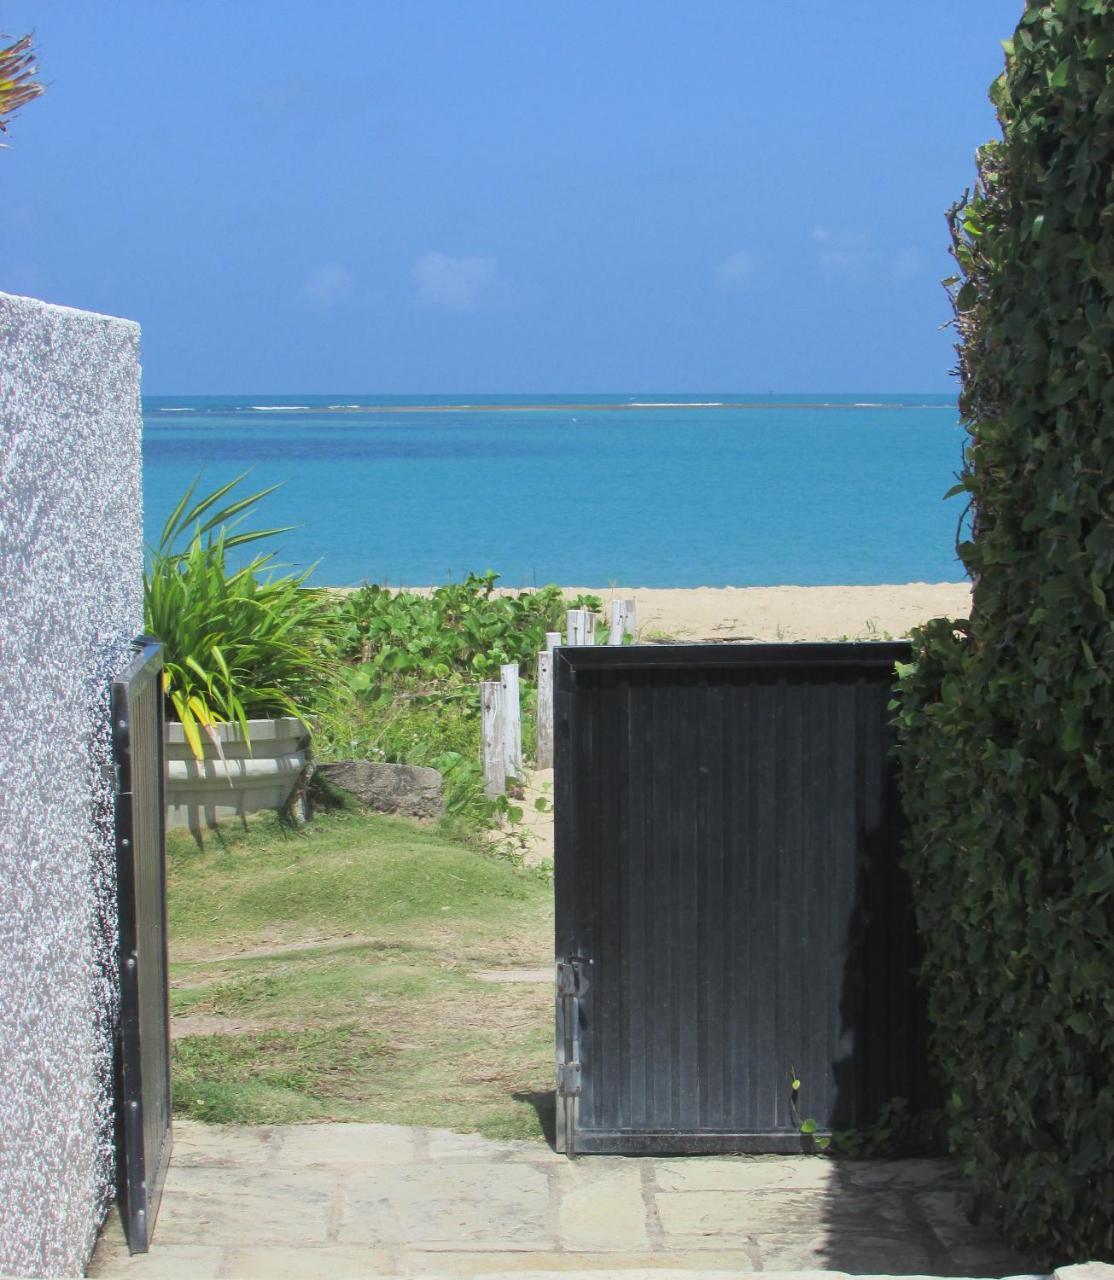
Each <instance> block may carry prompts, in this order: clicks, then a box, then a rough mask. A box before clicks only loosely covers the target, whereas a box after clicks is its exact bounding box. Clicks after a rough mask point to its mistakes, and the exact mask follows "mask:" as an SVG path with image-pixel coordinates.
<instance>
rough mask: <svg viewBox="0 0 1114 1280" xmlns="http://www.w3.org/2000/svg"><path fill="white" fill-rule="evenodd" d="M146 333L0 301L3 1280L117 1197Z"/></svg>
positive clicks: (80, 1241) (33, 304) (82, 1234)
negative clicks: (114, 709) (115, 1127)
mask: <svg viewBox="0 0 1114 1280" xmlns="http://www.w3.org/2000/svg"><path fill="white" fill-rule="evenodd" d="M140 422H141V420H140V410H139V328H138V326H137V325H135V324H133V323H131V322H130V321H127V320H116V319H112V318H109V317H107V316H99V315H92V314H89V313H87V312H81V311H71V310H69V309H67V308H64V307H54V306H48V305H46V304H44V303H41V302H37V301H34V300H33V299H29V298H14V297H11V296H9V295H7V294H0V1274H7V1275H16V1276H32V1275H33V1276H62V1275H66V1276H78V1275H81V1274H82V1272H83V1268H84V1265H85V1263H86V1261H87V1260H88V1257H89V1254H90V1252H91V1250H92V1246H93V1242H94V1238H95V1235H96V1231H97V1228H98V1226H99V1224H100V1222H101V1220H102V1218H103V1216H104V1213H105V1210H106V1208H107V1206H108V1203H109V1199H110V1196H111V1192H112V1186H113V1178H114V1170H113V1151H112V1113H111V1107H112V1094H111V1076H112V1026H113V1020H114V1017H115V994H114V993H115V986H116V983H115V975H114V973H113V963H114V949H115V883H114V864H113V859H114V851H113V841H112V827H111V812H112V799H111V793H110V790H109V786H108V783H107V781H106V780H105V779H104V778H103V777H102V775H101V766H102V764H104V763H107V762H108V761H109V759H110V751H109V740H108V721H107V708H108V686H109V681H110V679H111V677H112V676H113V674H115V672H116V671H117V670H118V669H119V668H120V667H121V666H122V665H123V663H124V662H125V661H126V660H127V658H128V655H129V653H130V641H131V640H132V638H133V637H134V636H135V635H136V634H138V632H139V631H140V629H141V625H142V578H141V574H142V531H141V522H140V513H141V493H140V430H141V426H140Z"/></svg>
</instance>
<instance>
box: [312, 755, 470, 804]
mask: <svg viewBox="0 0 1114 1280" xmlns="http://www.w3.org/2000/svg"><path fill="white" fill-rule="evenodd" d="M317 774H318V776H319V777H322V778H324V779H325V781H326V782H328V783H330V784H331V785H332V786H334V787H339V788H340V789H341V790H342V791H347V792H349V794H350V795H352V796H354V797H355V798H356V799H357V800H358V801H359V802H360V804H362V805H365V806H366V807H367V808H369V809H374V810H376V812H377V813H397V814H401V815H402V816H403V817H406V818H440V817H441V816H442V814H443V813H444V812H445V783H444V779H443V778H442V777H441V775H440V774H439V773H438V772H437V770H436V769H425V768H422V767H420V766H418V765H411V764H373V763H372V762H371V761H370V760H338V761H337V762H336V763H334V764H319V765H318V766H317Z"/></svg>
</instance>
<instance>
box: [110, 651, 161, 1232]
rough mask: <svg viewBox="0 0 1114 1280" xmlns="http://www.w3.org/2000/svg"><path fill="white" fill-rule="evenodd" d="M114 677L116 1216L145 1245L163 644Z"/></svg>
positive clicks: (154, 1211) (150, 1180) (153, 1153)
mask: <svg viewBox="0 0 1114 1280" xmlns="http://www.w3.org/2000/svg"><path fill="white" fill-rule="evenodd" d="M136 648H137V653H136V655H135V657H134V658H133V660H132V661H131V662H130V663H129V664H128V666H127V668H126V669H125V670H124V671H123V672H121V674H120V675H119V677H118V678H117V679H116V680H114V681H113V684H112V744H113V755H114V761H115V768H116V860H117V891H118V902H119V929H120V941H119V966H120V1037H119V1054H120V1097H119V1099H118V1105H119V1106H120V1107H121V1108H122V1112H123V1123H122V1126H121V1128H122V1132H123V1151H121V1152H118V1153H117V1159H118V1160H119V1161H120V1162H121V1174H122V1177H121V1183H122V1193H123V1196H122V1198H123V1203H122V1205H121V1216H122V1218H123V1220H124V1228H125V1232H126V1234H127V1240H128V1248H129V1250H130V1251H131V1252H132V1253H144V1252H146V1250H147V1248H148V1245H149V1243H150V1240H151V1235H152V1232H153V1231H154V1227H155V1219H156V1217H157V1216H158V1211H159V1202H160V1200H161V1197H162V1187H163V1182H164V1180H165V1177H166V1170H167V1166H168V1164H169V1162H170V1147H171V1133H170V1104H171V1097H170V1010H169V1003H168V1001H169V995H168V985H167V935H166V807H165V796H164V752H163V695H162V666H163V663H162V646H161V645H159V644H157V643H156V642H154V641H151V640H148V639H146V638H144V639H143V640H140V641H137V644H136Z"/></svg>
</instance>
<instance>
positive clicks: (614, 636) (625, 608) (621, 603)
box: [607, 600, 635, 644]
mask: <svg viewBox="0 0 1114 1280" xmlns="http://www.w3.org/2000/svg"><path fill="white" fill-rule="evenodd" d="M634 633H635V622H634V601H633V600H612V602H611V631H610V633H609V634H608V637H607V643H608V644H623V643H624V642H625V640H626V638H627V636H628V635H629V636H633V635H634Z"/></svg>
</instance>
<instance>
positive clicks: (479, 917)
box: [167, 810, 553, 1138]
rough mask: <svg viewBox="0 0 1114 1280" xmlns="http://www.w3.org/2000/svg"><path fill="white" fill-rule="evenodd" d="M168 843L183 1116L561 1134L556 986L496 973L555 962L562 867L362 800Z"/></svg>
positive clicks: (177, 836)
mask: <svg viewBox="0 0 1114 1280" xmlns="http://www.w3.org/2000/svg"><path fill="white" fill-rule="evenodd" d="M167 843H168V868H169V870H168V878H169V885H168V897H169V917H170V961H171V964H170V1008H171V1025H172V1034H173V1037H174V1044H173V1071H174V1109H175V1111H176V1113H178V1114H180V1115H186V1116H191V1117H193V1118H195V1119H200V1120H209V1121H231V1122H241V1123H245V1124H266V1123H291V1122H297V1121H308V1120H365V1121H378V1122H387V1123H394V1124H420V1125H435V1126H439V1127H443V1128H452V1129H458V1130H462V1131H468V1130H474V1131H478V1132H480V1133H483V1134H486V1135H488V1136H490V1137H499V1138H508V1137H518V1138H527V1137H541V1136H542V1123H541V1121H540V1120H539V1116H538V1111H537V1110H536V1108H535V1105H534V1104H535V1103H537V1104H538V1105H540V1106H541V1107H542V1109H543V1112H546V1113H547V1114H548V1113H551V1112H552V1096H551V1094H550V1092H549V1091H550V1090H551V1089H552V1081H553V1065H552V1063H553V1050H552V1039H553V1036H552V1018H553V1013H552V1010H553V996H552V988H551V986H550V985H548V984H540V983H524V982H517V983H507V982H489V981H484V980H481V979H480V978H478V977H477V976H476V975H477V973H478V972H481V971H483V970H506V969H541V968H545V969H548V968H549V967H550V965H551V964H552V920H553V895H552V889H551V887H550V886H549V885H548V884H546V883H545V882H544V881H543V880H542V879H540V878H538V877H537V876H536V875H533V874H531V873H528V872H523V871H520V870H517V869H515V868H514V867H513V866H512V865H511V864H510V863H509V862H507V861H504V860H500V859H497V858H491V857H485V856H483V855H482V854H480V853H477V852H476V851H475V850H473V849H470V848H468V847H466V846H464V845H461V844H458V843H455V842H454V841H452V840H450V839H448V838H446V837H445V836H443V835H441V834H439V833H438V832H437V831H435V830H432V829H424V828H421V827H418V826H417V825H414V824H411V823H407V822H403V821H399V820H395V819H391V818H382V817H369V816H365V815H362V814H359V813H356V812H353V811H351V810H336V811H328V812H325V813H319V814H318V816H317V817H316V818H315V820H314V821H313V822H312V823H311V824H310V825H309V826H307V827H305V828H303V829H301V830H291V829H289V828H287V827H284V826H283V825H281V824H280V823H279V821H278V820H277V818H276V817H273V816H271V815H261V816H260V817H258V818H255V819H252V820H250V821H249V823H248V824H247V826H246V828H245V827H244V826H243V825H242V824H236V823H228V824H224V826H223V827H222V828H221V830H220V832H219V833H218V834H216V835H212V836H210V837H209V838H208V839H207V841H206V846H205V848H204V850H199V849H198V848H197V846H196V844H195V843H194V841H193V839H192V838H191V837H190V836H188V835H187V834H184V833H180V832H172V833H170V835H169V837H168V841H167ZM547 1125H548V1120H547Z"/></svg>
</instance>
